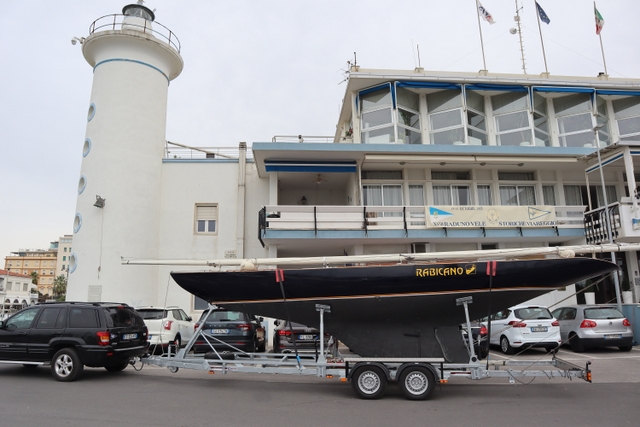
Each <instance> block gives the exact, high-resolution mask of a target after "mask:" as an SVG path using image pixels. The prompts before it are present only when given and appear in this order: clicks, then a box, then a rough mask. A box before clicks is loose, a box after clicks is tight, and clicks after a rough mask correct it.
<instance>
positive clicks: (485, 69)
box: [476, 0, 487, 71]
mask: <svg viewBox="0 0 640 427" xmlns="http://www.w3.org/2000/svg"><path fill="white" fill-rule="evenodd" d="M479 10H480V5H479V4H478V0H476V15H478V30H479V31H480V47H482V64H483V66H484V71H487V61H486V59H485V57H484V41H483V40H482V25H480V14H479V13H478V11H479Z"/></svg>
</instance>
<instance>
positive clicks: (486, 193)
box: [478, 185, 493, 206]
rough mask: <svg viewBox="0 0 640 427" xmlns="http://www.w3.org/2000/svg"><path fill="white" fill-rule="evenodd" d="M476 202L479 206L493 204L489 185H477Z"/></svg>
mask: <svg viewBox="0 0 640 427" xmlns="http://www.w3.org/2000/svg"><path fill="white" fill-rule="evenodd" d="M478 204H479V205H480V206H491V205H493V202H492V198H491V186H490V185H478Z"/></svg>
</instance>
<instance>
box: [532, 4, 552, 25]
mask: <svg viewBox="0 0 640 427" xmlns="http://www.w3.org/2000/svg"><path fill="white" fill-rule="evenodd" d="M536 9H538V15H540V20H541V21H542V22H544V23H545V24H548V23H549V22H551V20H550V19H549V17H548V16H547V14H546V13H544V10H542V8H541V7H540V5H539V4H538V2H536Z"/></svg>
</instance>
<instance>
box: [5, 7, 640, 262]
mask: <svg viewBox="0 0 640 427" xmlns="http://www.w3.org/2000/svg"><path fill="white" fill-rule="evenodd" d="M125 4H127V1H126V0H125V1H123V0H100V1H89V0H82V1H79V0H65V1H56V2H53V1H51V0H0V100H1V102H0V183H1V187H0V188H1V189H2V190H1V191H2V192H1V193H0V257H1V258H2V260H4V257H5V256H8V255H9V253H10V252H12V251H16V250H19V249H27V248H28V249H36V248H41V249H45V248H48V247H49V244H50V242H52V241H55V240H57V239H58V238H59V237H60V236H62V235H64V234H71V232H72V225H73V218H74V215H75V205H76V197H77V183H78V177H79V175H80V163H81V159H82V152H81V151H82V144H83V141H84V138H85V127H86V123H87V122H86V114H87V108H88V105H89V95H90V91H91V81H92V70H91V68H90V67H89V65H88V64H87V63H86V62H85V61H84V58H83V56H82V52H81V46H80V45H75V46H72V45H71V43H70V41H71V38H72V37H73V36H77V37H82V36H87V35H88V29H89V25H90V24H91V23H92V22H93V21H94V20H95V19H97V18H99V17H101V16H104V15H109V14H114V13H121V11H122V7H123V6H124V5H125ZM482 4H483V6H484V7H485V8H486V9H487V10H488V11H489V12H490V13H491V14H492V15H493V19H494V20H495V24H494V25H489V24H488V23H487V22H484V21H482V22H481V24H482V30H483V36H484V42H485V53H486V63H487V68H488V70H489V71H490V72H499V73H522V72H523V71H522V62H521V59H520V50H519V44H518V37H517V35H512V34H510V33H509V29H510V28H512V27H514V24H515V23H514V20H513V17H514V15H515V1H514V0H483V1H482ZM519 4H520V6H521V7H522V10H521V17H522V25H523V31H522V34H523V38H524V48H525V60H526V69H527V73H528V74H540V73H541V72H543V71H544V63H543V59H542V49H541V45H540V36H539V33H538V24H537V21H536V12H535V4H534V1H533V0H524V1H520V2H519ZM145 5H146V6H147V7H149V8H151V9H156V12H155V13H156V21H157V22H160V23H161V24H163V25H165V26H166V27H168V28H169V29H171V30H172V31H173V32H174V33H175V34H176V35H177V36H178V38H179V40H180V43H181V45H182V51H181V54H182V57H183V59H184V63H185V66H184V71H183V72H182V74H181V75H180V76H179V77H178V78H177V79H176V80H174V81H173V82H171V85H170V87H169V108H168V118H167V139H168V140H170V141H175V142H180V143H183V144H187V145H191V146H201V147H213V146H220V147H237V145H238V142H240V141H245V142H247V143H249V144H251V143H253V142H265V141H270V140H271V138H272V137H273V136H274V135H297V134H303V135H333V133H334V131H335V126H336V122H337V117H338V111H339V108H340V104H341V102H342V98H343V95H344V88H345V85H344V84H341V82H342V81H343V80H344V78H345V74H344V70H346V68H347V61H353V59H354V52H356V53H357V63H358V65H360V66H362V67H363V68H389V69H403V70H404V69H413V68H414V67H415V66H416V65H417V64H418V62H417V61H418V59H417V55H416V50H417V49H416V47H417V46H419V51H420V62H421V65H422V67H423V68H425V69H426V70H434V71H442V70H444V71H467V72H475V71H478V70H480V69H482V68H483V65H482V54H481V49H480V41H479V35H478V23H477V18H476V16H477V15H476V6H475V0H446V1H442V0H415V1H414V0H403V1H391V0H348V1H345V0H340V1H333V0H322V1H315V2H311V1H303V0H297V1H293V0H287V1H285V0H282V1H275V0H274V1H264V0H263V1H258V0H254V1H248V0H233V1H213V0H210V1H204V0H192V1H189V2H185V1H175V0H149V1H147V2H146V3H145ZM540 5H541V6H542V7H543V8H544V10H545V12H546V14H547V15H548V16H549V18H550V19H551V23H550V24H549V25H546V24H544V23H543V24H542V26H543V28H542V32H543V37H544V41H545V48H546V53H547V63H548V66H549V71H550V73H551V74H555V75H576V76H595V75H597V74H598V72H600V71H604V67H603V65H602V55H601V51H600V43H599V40H598V36H597V35H596V34H595V23H594V12H593V2H592V1H590V0H562V1H558V0H540ZM597 7H598V10H599V11H600V13H601V14H602V16H603V18H604V20H605V25H604V29H603V31H602V41H603V44H604V50H605V55H606V61H607V68H608V72H609V75H610V76H612V77H629V78H640V55H639V53H640V48H639V47H638V46H639V45H638V40H640V1H638V0H599V1H598V4H597ZM3 266H4V262H2V265H0V267H3Z"/></svg>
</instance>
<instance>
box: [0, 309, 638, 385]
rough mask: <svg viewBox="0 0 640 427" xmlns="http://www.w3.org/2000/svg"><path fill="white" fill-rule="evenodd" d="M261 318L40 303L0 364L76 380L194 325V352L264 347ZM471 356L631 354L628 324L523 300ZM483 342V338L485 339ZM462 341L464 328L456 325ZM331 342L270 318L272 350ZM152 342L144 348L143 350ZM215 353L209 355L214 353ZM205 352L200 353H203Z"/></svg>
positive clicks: (476, 337) (7, 330) (485, 325)
mask: <svg viewBox="0 0 640 427" xmlns="http://www.w3.org/2000/svg"><path fill="white" fill-rule="evenodd" d="M263 321H264V319H263V318H261V317H256V316H254V315H252V314H247V313H242V312H238V311H232V310H226V309H223V308H216V309H214V310H211V311H205V312H203V313H202V315H201V316H200V319H199V320H198V322H197V323H195V324H194V323H193V320H192V319H191V317H190V316H188V315H187V314H186V313H185V312H184V311H183V310H182V309H180V308H177V307H167V308H154V307H141V308H138V309H137V310H135V309H133V308H132V307H130V306H128V305H126V304H116V303H91V302H56V303H44V304H38V305H36V306H32V307H28V308H25V309H23V310H21V311H19V312H17V313H15V314H14V315H12V316H11V317H9V318H7V319H6V320H4V321H0V361H2V362H4V363H19V364H23V365H24V366H25V367H36V366H40V365H43V364H46V365H50V369H51V373H52V375H53V377H54V378H55V379H56V380H58V381H73V380H75V379H77V378H78V377H79V376H80V375H81V373H82V371H83V368H84V366H90V367H104V368H105V369H106V370H108V371H110V372H118V371H122V370H123V369H125V368H126V367H127V365H128V364H129V362H130V360H131V359H132V358H135V357H140V356H142V355H144V354H145V353H147V352H148V351H149V350H151V351H153V350H154V349H155V348H156V347H160V348H165V346H166V345H172V346H173V347H174V348H175V350H177V349H179V348H180V346H182V345H184V344H185V343H186V342H187V341H188V340H190V339H191V338H192V336H193V334H194V332H195V331H196V330H197V329H198V327H199V326H200V324H202V323H203V322H204V324H203V327H202V332H203V335H202V336H201V337H200V338H199V339H198V340H197V341H196V343H195V346H194V349H193V350H194V352H196V353H209V352H212V351H213V350H214V349H215V351H216V352H220V351H222V352H236V351H245V352H264V351H265V350H266V336H265V328H264V327H263V326H262V322H263ZM471 333H472V340H473V341H472V342H473V345H474V349H475V353H476V354H477V355H478V356H479V357H480V358H484V357H486V356H487V354H488V345H487V342H489V343H490V344H493V345H497V346H499V347H500V349H501V350H502V351H503V352H504V353H506V354H512V353H514V352H515V350H516V349H519V348H529V347H541V348H544V349H546V350H548V351H551V350H554V349H556V348H558V347H559V346H560V345H563V344H567V345H570V347H571V349H572V350H573V351H575V352H582V351H584V350H585V349H588V348H593V347H618V348H619V349H620V350H621V351H630V350H631V349H632V344H633V331H632V328H631V324H630V322H629V321H628V320H627V319H626V318H625V317H624V315H623V314H622V313H621V312H620V311H619V310H618V309H617V308H616V307H615V306H606V305H577V306H567V307H561V308H558V309H556V310H554V311H553V313H551V312H549V310H548V309H547V308H546V307H541V306H533V305H523V306H516V307H512V308H509V309H507V310H502V311H499V312H498V313H495V314H494V315H492V316H491V318H490V319H489V321H487V319H483V320H481V321H479V322H474V323H473V324H472V331H471ZM489 335H490V337H489V340H487V336H489ZM462 336H463V337H465V339H467V338H466V337H467V331H466V329H464V328H462ZM320 339H323V340H324V346H325V348H328V347H329V346H330V345H332V344H335V341H334V340H333V338H332V337H330V336H329V335H328V334H324V336H323V337H320V333H319V331H318V330H317V329H315V328H310V327H307V326H305V325H301V324H299V323H294V322H291V323H289V322H285V321H282V320H280V321H276V327H275V330H274V335H273V351H274V353H287V352H294V351H299V352H317V351H318V350H319V346H320ZM150 346H151V347H152V348H151V349H149V347H150ZM214 353H215V352H214ZM205 357H206V356H205Z"/></svg>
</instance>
